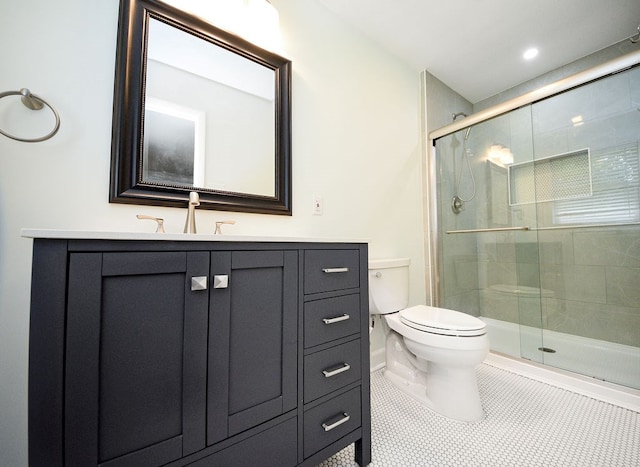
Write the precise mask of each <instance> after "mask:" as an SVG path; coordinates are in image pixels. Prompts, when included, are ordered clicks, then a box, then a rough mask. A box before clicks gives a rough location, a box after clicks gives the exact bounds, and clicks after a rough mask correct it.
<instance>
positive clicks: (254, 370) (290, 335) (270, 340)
mask: <svg viewBox="0 0 640 467" xmlns="http://www.w3.org/2000/svg"><path fill="white" fill-rule="evenodd" d="M297 264H298V253H297V252H296V251H234V252H213V253H212V254H211V275H212V276H213V277H214V278H215V276H227V278H228V287H226V288H212V289H211V294H210V297H211V305H210V309H209V313H210V318H209V373H208V377H209V384H208V400H207V406H208V420H207V422H208V425H207V441H208V443H209V444H213V443H215V442H217V441H220V440H222V439H224V438H226V437H228V436H233V435H234V434H237V433H239V432H241V431H244V430H246V429H248V428H251V427H253V426H256V425H258V424H260V423H262V422H264V421H266V420H269V419H272V418H274V417H276V416H278V415H281V414H283V413H285V412H287V411H289V410H292V409H294V408H295V407H296V404H297V402H296V398H297V376H296V375H297V296H298V268H297ZM214 280H215V279H214ZM214 287H215V286H214Z"/></svg>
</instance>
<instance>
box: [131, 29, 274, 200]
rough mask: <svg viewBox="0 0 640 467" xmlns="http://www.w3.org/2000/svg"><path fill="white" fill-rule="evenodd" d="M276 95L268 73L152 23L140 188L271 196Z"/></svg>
mask: <svg viewBox="0 0 640 467" xmlns="http://www.w3.org/2000/svg"><path fill="white" fill-rule="evenodd" d="M274 90H275V78H274V72H273V70H270V69H268V68H267V67H265V66H263V65H260V64H258V63H255V62H252V61H249V60H247V59H245V58H243V57H240V56H239V55H237V54H235V53H233V52H230V51H228V50H226V49H223V48H221V47H219V46H217V45H215V44H211V43H209V42H207V41H204V40H202V39H200V38H198V37H195V36H193V35H191V34H186V33H185V32H184V31H182V30H180V29H177V28H175V27H173V26H170V25H168V24H165V23H163V22H161V21H158V20H156V19H153V18H151V19H150V20H149V33H148V39H147V81H146V98H145V126H144V130H145V132H144V158H143V164H142V165H143V171H144V174H143V181H149V182H157V183H166V184H178V185H187V186H189V187H197V188H207V189H213V190H220V191H230V192H236V193H249V194H256V195H262V196H274V195H275V184H274V180H275V156H274V152H275V151H274V150H275V140H274V132H273V128H274V125H275V106H274V97H275V96H274ZM204 96H206V98H204V99H203V97H204ZM205 155H206V156H205ZM203 156H204V157H203ZM154 166H155V167H154ZM158 168H161V169H162V170H160V171H159V170H157V169H158ZM152 174H153V175H152ZM145 177H149V178H145Z"/></svg>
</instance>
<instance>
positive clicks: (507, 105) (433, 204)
mask: <svg viewBox="0 0 640 467" xmlns="http://www.w3.org/2000/svg"><path fill="white" fill-rule="evenodd" d="M637 65H640V51H635V52H631V53H628V54H626V55H623V56H621V57H618V58H615V59H613V60H610V61H607V62H605V63H602V64H600V65H597V66H595V67H592V68H589V69H588V70H585V71H582V72H579V73H576V74H574V75H571V76H569V77H566V78H563V79H560V80H558V81H556V82H554V83H551V84H548V85H545V86H542V87H540V88H538V89H536V90H534V91H531V92H528V93H525V94H523V95H521V96H519V97H516V98H513V99H510V100H507V101H505V102H503V103H500V104H498V105H495V106H493V107H490V108H488V109H485V110H482V111H480V112H477V113H474V114H472V115H469V116H468V117H467V118H464V119H462V120H457V121H454V122H453V123H450V124H449V125H446V126H444V127H441V128H438V129H436V130H433V131H429V132H428V133H427V141H426V151H427V154H426V159H427V174H426V175H427V179H426V182H427V186H428V187H429V188H428V191H427V204H428V212H429V215H428V217H427V222H428V226H427V231H428V234H429V238H428V241H427V243H428V244H427V254H428V258H427V262H428V264H430V277H431V279H430V281H429V283H428V288H429V290H430V300H431V305H433V306H441V305H442V297H441V293H440V291H441V283H440V282H441V278H440V271H441V266H442V257H441V253H440V251H439V248H438V245H439V241H440V237H439V232H438V230H439V229H438V227H439V225H438V214H439V206H438V199H437V193H436V190H437V178H436V148H435V140H437V139H438V138H441V137H443V136H447V135H450V134H452V133H455V132H457V131H459V130H462V129H465V128H470V127H472V126H473V125H475V124H478V123H481V122H484V121H487V120H489V119H491V118H494V117H498V116H500V115H503V114H506V113H508V112H510V111H512V110H516V109H518V108H520V107H524V106H527V105H530V104H533V103H535V102H538V101H541V100H543V99H546V98H548V97H551V96H554V95H556V94H560V93H562V92H565V91H568V90H570V89H574V88H577V87H579V86H581V85H584V84H588V83H590V82H593V81H596V80H598V79H601V78H604V77H607V76H610V75H614V74H616V73H619V72H621V71H624V70H627V69H629V68H632V67H634V66H637ZM425 94H426V93H425ZM423 105H426V104H425V103H423Z"/></svg>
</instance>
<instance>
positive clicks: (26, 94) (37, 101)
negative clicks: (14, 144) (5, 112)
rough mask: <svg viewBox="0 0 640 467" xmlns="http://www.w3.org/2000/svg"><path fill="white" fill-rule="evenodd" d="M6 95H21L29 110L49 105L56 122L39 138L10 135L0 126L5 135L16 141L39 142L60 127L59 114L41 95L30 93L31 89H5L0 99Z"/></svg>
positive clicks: (46, 138) (49, 136) (50, 135)
mask: <svg viewBox="0 0 640 467" xmlns="http://www.w3.org/2000/svg"><path fill="white" fill-rule="evenodd" d="M7 96H22V97H21V100H22V103H23V104H24V105H25V107H27V108H29V109H31V110H41V109H42V108H43V107H44V106H45V105H46V106H47V107H49V109H50V110H51V112H53V115H54V117H55V118H56V123H55V126H54V127H53V130H51V132H49V133H48V134H46V135H44V136H42V137H40V138H32V139H28V138H20V137H18V136H13V135H10V134H9V133H7V132H5V131H3V130H2V129H1V128H0V133H2V134H3V135H5V136H6V137H7V138H11V139H15V140H16V141H22V142H23V143H39V142H40V141H45V140H48V139H49V138H51V137H52V136H53V135H55V134H56V133H57V132H58V129H59V128H60V115H58V112H57V111H56V109H54V108H53V107H52V106H51V104H49V103H48V102H47V101H45V100H44V99H43V98H42V97H38V96H36V95H35V94H31V91H29V90H28V89H27V88H22V89H20V90H19V91H6V92H1V93H0V99H2V98H3V97H7Z"/></svg>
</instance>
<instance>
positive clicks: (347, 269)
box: [322, 268, 349, 274]
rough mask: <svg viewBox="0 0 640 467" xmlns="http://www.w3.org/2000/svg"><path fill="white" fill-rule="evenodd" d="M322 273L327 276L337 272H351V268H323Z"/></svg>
mask: <svg viewBox="0 0 640 467" xmlns="http://www.w3.org/2000/svg"><path fill="white" fill-rule="evenodd" d="M322 272H324V273H327V274H335V273H337V272H349V268H322Z"/></svg>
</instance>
